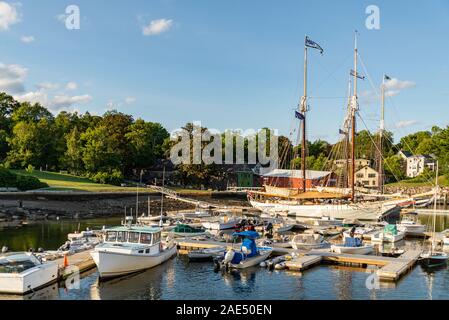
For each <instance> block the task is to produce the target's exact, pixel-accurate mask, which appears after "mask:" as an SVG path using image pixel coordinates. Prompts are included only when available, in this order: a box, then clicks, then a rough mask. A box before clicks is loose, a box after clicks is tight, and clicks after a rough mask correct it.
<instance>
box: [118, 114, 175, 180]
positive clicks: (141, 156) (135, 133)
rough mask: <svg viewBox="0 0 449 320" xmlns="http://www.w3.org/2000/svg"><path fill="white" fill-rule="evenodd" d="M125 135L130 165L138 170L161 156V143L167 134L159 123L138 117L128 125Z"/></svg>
mask: <svg viewBox="0 0 449 320" xmlns="http://www.w3.org/2000/svg"><path fill="white" fill-rule="evenodd" d="M125 137H126V139H127V140H128V141H129V147H130V149H131V159H132V160H131V165H132V167H134V168H136V169H138V171H139V172H140V170H141V169H143V168H145V167H148V166H151V165H152V164H154V161H155V160H156V159H157V158H161V157H162V156H163V144H164V141H165V140H166V139H167V138H168V137H169V134H168V132H167V130H166V129H165V128H164V127H162V125H161V124H159V123H154V122H145V121H144V120H142V119H138V120H136V122H135V123H133V124H132V125H131V126H130V128H129V132H128V133H126V134H125Z"/></svg>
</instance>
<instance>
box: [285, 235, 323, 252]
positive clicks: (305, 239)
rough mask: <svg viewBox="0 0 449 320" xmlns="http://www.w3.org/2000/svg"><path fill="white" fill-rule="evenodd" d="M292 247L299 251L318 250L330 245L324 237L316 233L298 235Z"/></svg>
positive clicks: (292, 242) (293, 240)
mask: <svg viewBox="0 0 449 320" xmlns="http://www.w3.org/2000/svg"><path fill="white" fill-rule="evenodd" d="M291 244H292V247H293V249H295V250H298V249H306V250H310V249H318V248H322V247H324V246H326V245H327V244H328V243H327V242H326V241H324V237H323V236H322V235H320V234H316V233H302V234H297V235H295V236H294V237H293V239H292V241H291Z"/></svg>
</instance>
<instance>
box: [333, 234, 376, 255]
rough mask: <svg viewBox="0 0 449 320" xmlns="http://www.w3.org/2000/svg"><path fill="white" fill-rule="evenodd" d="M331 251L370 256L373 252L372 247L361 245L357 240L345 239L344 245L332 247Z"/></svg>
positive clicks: (359, 240)
mask: <svg viewBox="0 0 449 320" xmlns="http://www.w3.org/2000/svg"><path fill="white" fill-rule="evenodd" d="M331 251H332V252H335V253H349V254H370V253H372V252H373V251H374V246H373V245H370V244H363V242H362V240H361V239H359V238H346V239H345V243H344V244H336V245H332V246H331Z"/></svg>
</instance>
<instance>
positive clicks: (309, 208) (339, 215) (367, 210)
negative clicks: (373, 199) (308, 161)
mask: <svg viewBox="0 0 449 320" xmlns="http://www.w3.org/2000/svg"><path fill="white" fill-rule="evenodd" d="M250 203H251V205H252V206H253V207H254V208H256V209H259V210H261V211H263V212H267V213H270V214H272V215H276V214H279V213H287V215H288V216H291V217H295V218H313V219H321V218H322V217H329V218H330V219H337V220H344V219H355V218H356V219H358V220H363V221H378V220H379V218H381V217H382V216H385V215H389V214H393V213H398V212H399V210H400V209H399V207H398V206H396V205H391V206H385V205H384V206H382V205H380V204H378V203H376V204H366V205H362V204H359V205H358V204H355V205H353V204H323V205H300V204H284V203H272V202H268V203H265V202H259V201H254V200H251V201H250Z"/></svg>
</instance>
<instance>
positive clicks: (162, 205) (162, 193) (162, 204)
mask: <svg viewBox="0 0 449 320" xmlns="http://www.w3.org/2000/svg"><path fill="white" fill-rule="evenodd" d="M164 186H165V165H164V168H163V169H162V192H161V220H159V226H160V227H162V225H163V221H162V217H163V214H162V213H163V208H164V192H163V191H164Z"/></svg>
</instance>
